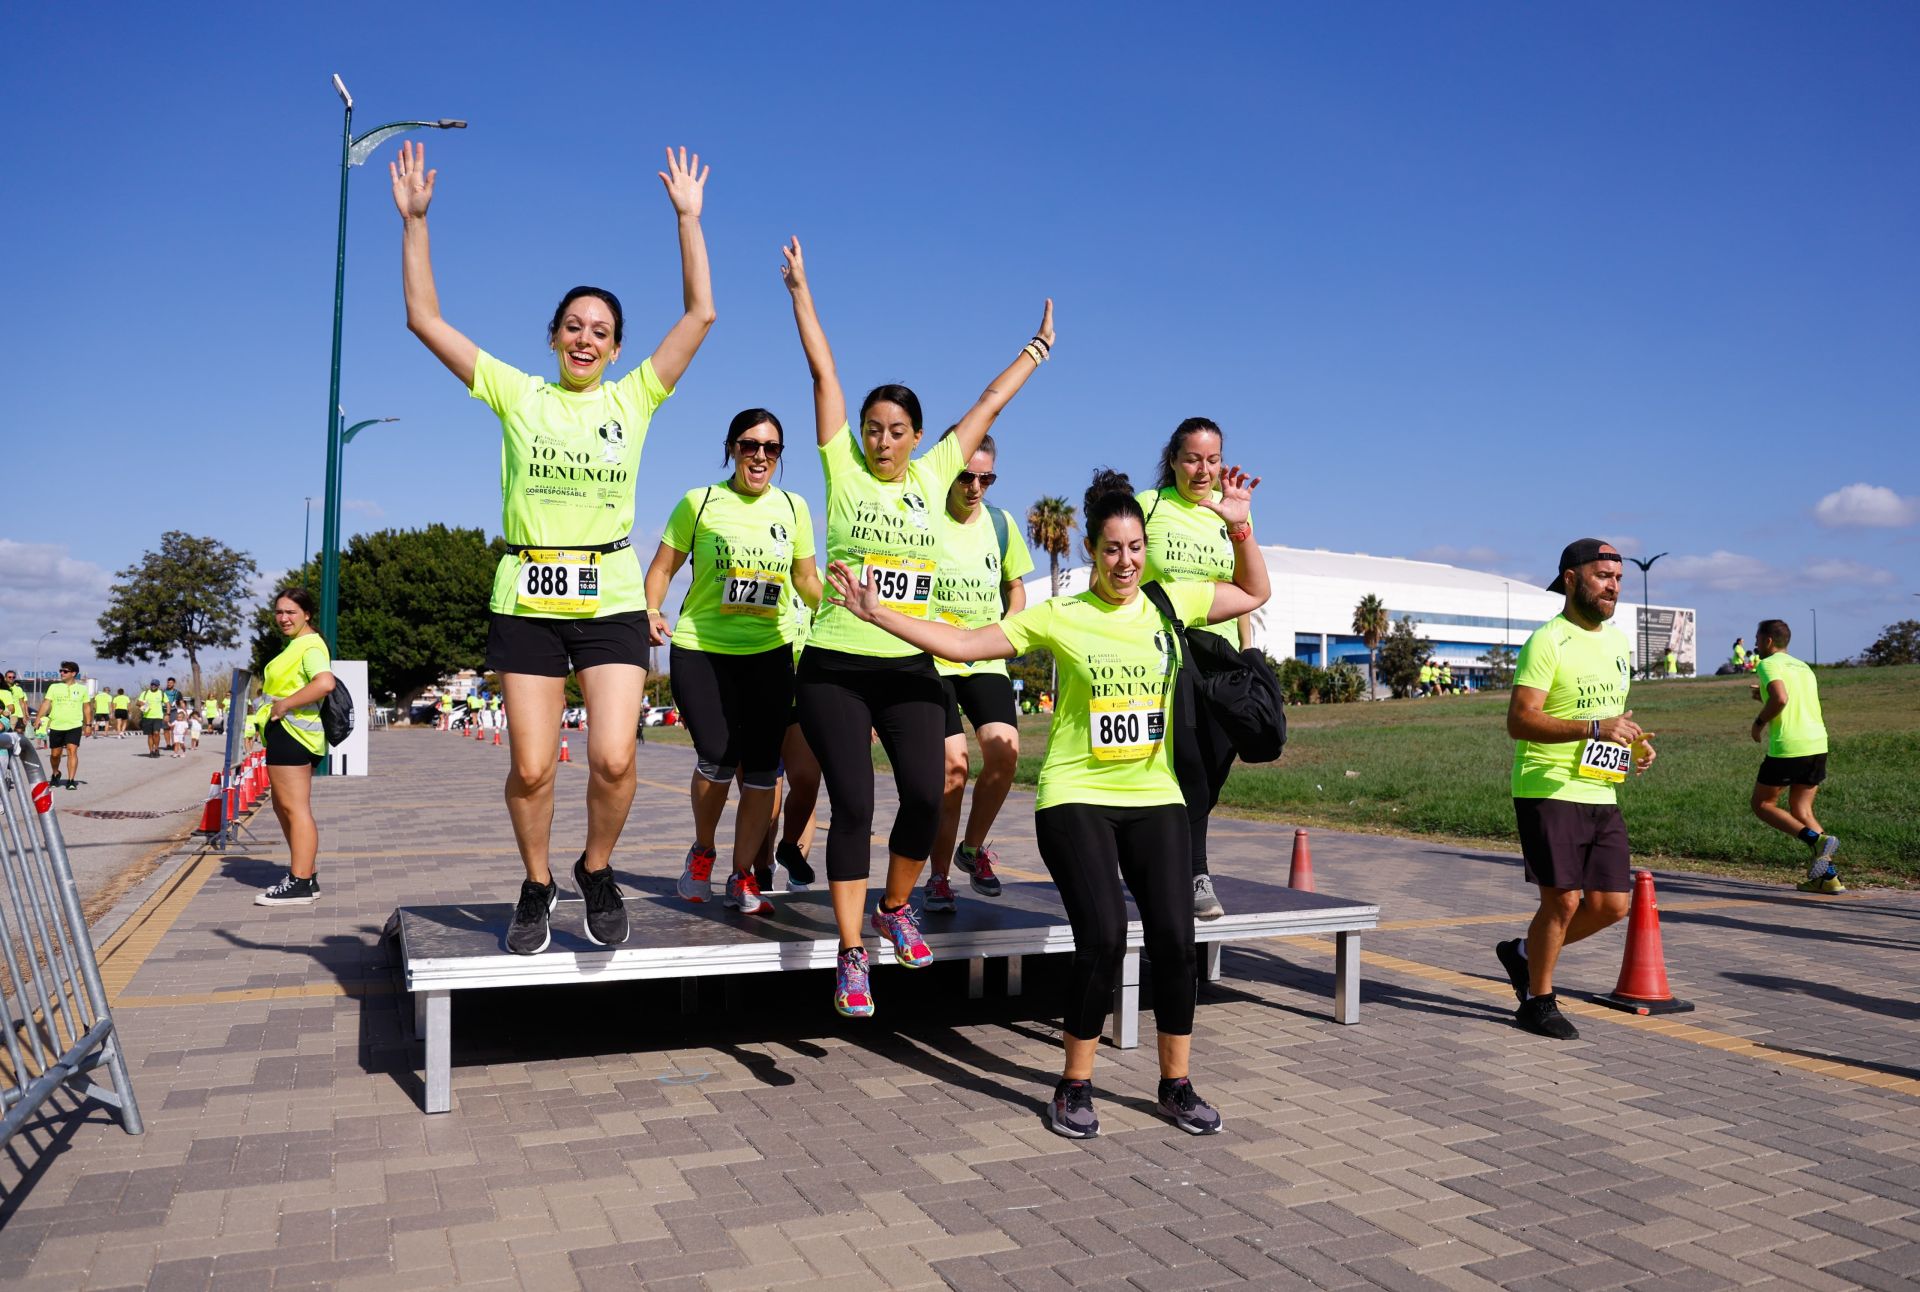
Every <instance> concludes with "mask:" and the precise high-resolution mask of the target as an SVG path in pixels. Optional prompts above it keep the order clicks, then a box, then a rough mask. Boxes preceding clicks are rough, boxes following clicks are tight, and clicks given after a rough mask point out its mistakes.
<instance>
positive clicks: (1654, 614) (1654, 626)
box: [1633, 606, 1700, 677]
mask: <svg viewBox="0 0 1920 1292" xmlns="http://www.w3.org/2000/svg"><path fill="white" fill-rule="evenodd" d="M1633 615H1634V632H1633V657H1634V663H1635V664H1636V665H1638V667H1639V670H1640V672H1642V673H1643V674H1645V673H1652V674H1655V675H1657V674H1659V673H1660V672H1662V671H1663V665H1664V662H1665V660H1666V658H1667V651H1668V650H1669V649H1671V650H1672V651H1673V656H1674V663H1675V664H1676V665H1678V666H1679V670H1680V672H1681V674H1682V675H1684V676H1689V677H1691V676H1693V675H1695V674H1697V673H1698V672H1699V671H1700V658H1699V644H1698V642H1697V641H1696V640H1695V632H1694V622H1693V611H1691V610H1676V609H1673V608H1671V607H1668V606H1635V607H1634V608H1633ZM1649 666H1651V667H1649Z"/></svg>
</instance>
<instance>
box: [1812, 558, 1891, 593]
mask: <svg viewBox="0 0 1920 1292" xmlns="http://www.w3.org/2000/svg"><path fill="white" fill-rule="evenodd" d="M1801 573H1802V574H1804V575H1805V576H1806V579H1807V581H1808V582H1809V583H1818V584H1828V585H1831V584H1836V583H1842V584H1853V585H1859V586H1866V587H1882V586H1884V585H1886V584H1889V583H1892V582H1893V581H1894V577H1893V572H1892V571H1891V570H1882V569H1878V568H1876V567H1874V566H1871V565H1862V564H1861V563H1860V562H1858V561H1848V560H1844V559H1838V558H1836V559H1832V560H1826V561H1815V562H1813V563H1812V564H1810V565H1808V566H1807V567H1806V568H1805V569H1804V570H1803V571H1801Z"/></svg>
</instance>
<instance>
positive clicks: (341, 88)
mask: <svg viewBox="0 0 1920 1292" xmlns="http://www.w3.org/2000/svg"><path fill="white" fill-rule="evenodd" d="M333 92H334V93H335V94H337V95H339V96H340V102H342V103H344V104H346V105H347V111H349V112H351V111H353V96H352V95H351V94H348V93H347V83H346V82H345V81H342V80H341V79H340V73H338V72H335V73H334V74H333Z"/></svg>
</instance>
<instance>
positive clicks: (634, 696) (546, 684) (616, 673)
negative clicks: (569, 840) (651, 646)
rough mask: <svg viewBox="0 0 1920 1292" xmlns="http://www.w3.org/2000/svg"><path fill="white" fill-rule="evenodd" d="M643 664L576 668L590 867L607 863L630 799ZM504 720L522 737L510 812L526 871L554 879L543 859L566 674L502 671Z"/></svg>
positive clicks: (510, 785) (511, 778)
mask: <svg viewBox="0 0 1920 1292" xmlns="http://www.w3.org/2000/svg"><path fill="white" fill-rule="evenodd" d="M645 682H646V670H645V669H642V668H639V667H637V666H635V665H632V664H597V665H595V666H594V667H592V668H588V669H582V670H580V689H581V691H582V692H583V693H584V695H585V696H586V701H587V712H588V713H589V714H590V715H591V719H590V721H589V722H588V724H587V847H586V852H587V869H588V870H605V869H606V868H607V866H609V865H610V864H611V863H612V858H613V847H614V844H616V843H618V842H619V840H620V831H621V829H622V828H623V827H624V826H625V825H626V822H627V810H628V809H629V808H630V807H632V806H633V789H634V774H635V773H634V750H635V744H636V742H635V739H634V732H635V731H636V730H637V729H638V727H637V724H638V723H639V720H640V695H641V691H642V688H643V686H644V684H645ZM501 683H502V686H503V689H504V690H505V692H506V706H505V707H506V711H507V725H508V727H510V728H511V729H512V730H513V731H514V732H515V733H516V734H517V735H519V736H520V738H519V739H516V740H515V741H514V742H513V749H512V754H511V759H512V764H511V768H510V770H509V771H508V773H507V789H506V799H507V815H508V817H509V818H511V820H512V821H513V839H514V843H515V844H517V845H518V846H519V849H520V861H521V863H522V864H523V865H524V866H526V868H527V878H528V879H531V880H532V881H533V882H534V883H536V884H551V883H552V882H553V869H552V866H551V864H550V862H549V858H548V855H547V853H548V843H549V837H550V836H551V834H552V831H553V778H554V772H555V767H556V763H557V761H558V759H559V745H560V714H561V712H562V711H563V710H564V709H565V708H566V699H567V692H566V679H565V678H560V677H538V676H535V675H533V674H530V673H507V674H504V675H503V676H502V678H501Z"/></svg>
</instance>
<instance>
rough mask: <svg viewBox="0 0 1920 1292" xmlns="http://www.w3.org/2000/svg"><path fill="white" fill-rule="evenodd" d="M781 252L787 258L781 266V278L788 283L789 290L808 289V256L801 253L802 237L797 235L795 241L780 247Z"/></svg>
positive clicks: (802, 290)
mask: <svg viewBox="0 0 1920 1292" xmlns="http://www.w3.org/2000/svg"><path fill="white" fill-rule="evenodd" d="M780 254H781V256H783V257H784V258H785V263H784V264H782V265H781V266H780V278H781V280H782V281H783V282H785V283H786V285H787V290H788V291H790V292H804V291H806V290H807V261H806V258H805V257H804V256H802V255H801V254H800V239H799V238H798V237H795V238H794V239H793V241H791V242H789V243H788V244H787V245H786V246H784V247H782V248H780Z"/></svg>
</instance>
